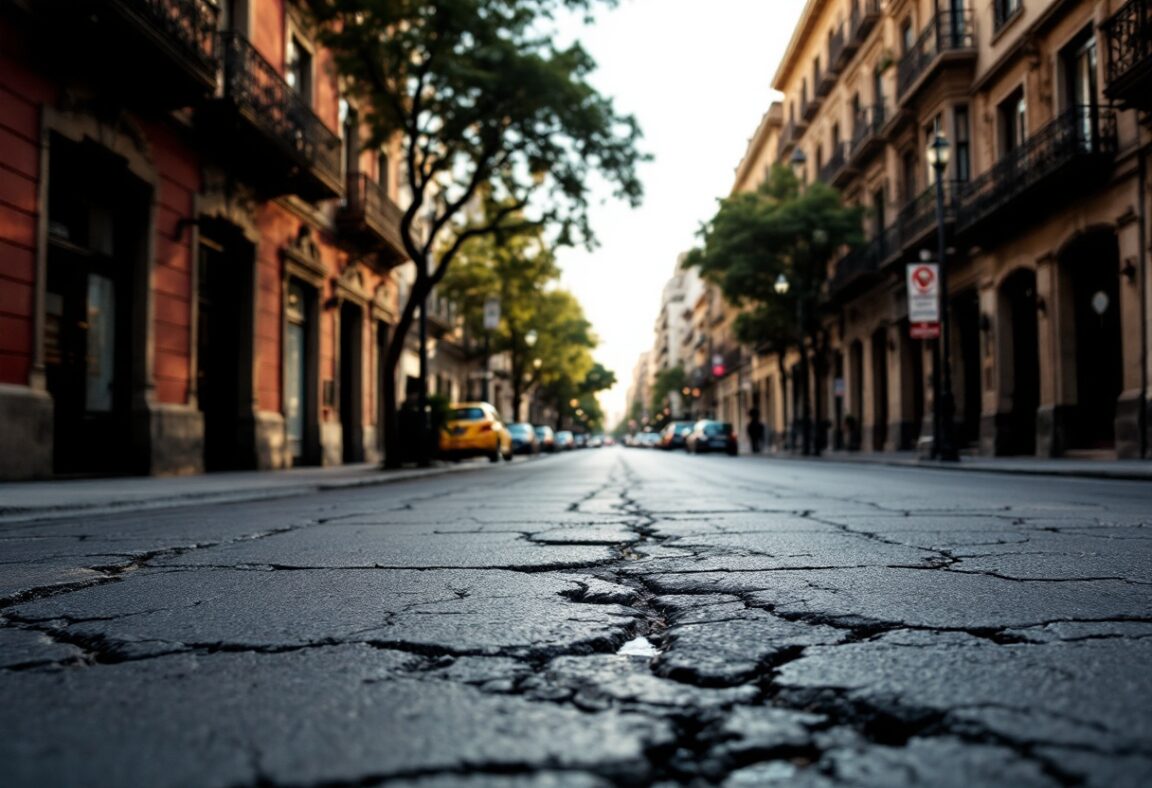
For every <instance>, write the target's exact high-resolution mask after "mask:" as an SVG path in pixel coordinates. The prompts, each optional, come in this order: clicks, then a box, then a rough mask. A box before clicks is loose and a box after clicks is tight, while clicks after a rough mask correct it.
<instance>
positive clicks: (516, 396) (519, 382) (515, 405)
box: [512, 328, 539, 421]
mask: <svg viewBox="0 0 1152 788" xmlns="http://www.w3.org/2000/svg"><path fill="white" fill-rule="evenodd" d="M538 338H539V337H538V335H537V333H536V330H535V329H532V328H530V329H528V331H527V332H525V334H524V347H525V348H527V349H528V350H529V351H530V350H532V348H534V347H535V346H536V340H537V339H538ZM518 355H519V354H518V353H517V348H516V335H515V334H513V335H512V420H513V421H520V397H521V394H522V393H523V387H524V380H523V374H524V372H523V369H522V368H521V365H520V364H519V363H517V360H516V359H517V357H518ZM537 361H539V359H537Z"/></svg>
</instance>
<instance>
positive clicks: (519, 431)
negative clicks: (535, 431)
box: [508, 424, 532, 435]
mask: <svg viewBox="0 0 1152 788" xmlns="http://www.w3.org/2000/svg"><path fill="white" fill-rule="evenodd" d="M508 432H510V433H512V434H513V435H531V434H532V425H530V424H509V425H508Z"/></svg>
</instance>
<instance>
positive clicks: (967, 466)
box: [741, 447, 1152, 481]
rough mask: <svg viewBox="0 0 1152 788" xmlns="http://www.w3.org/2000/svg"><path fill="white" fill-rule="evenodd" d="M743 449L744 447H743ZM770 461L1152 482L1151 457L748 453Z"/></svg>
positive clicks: (835, 452)
mask: <svg viewBox="0 0 1152 788" xmlns="http://www.w3.org/2000/svg"><path fill="white" fill-rule="evenodd" d="M741 448H742V449H743V448H744V447H741ZM745 456H748V457H755V458H757V459H768V460H780V461H785V460H799V461H801V462H844V463H866V464H870V465H894V466H900V467H905V468H927V469H932V470H946V471H978V472H982V473H1007V474H1019V475H1025V476H1074V477H1080V478H1086V479H1124V480H1129V481H1152V460H1091V459H1074V458H1054V459H1048V458H1043V457H978V456H962V457H961V458H960V461H959V462H940V461H939V460H926V459H920V457H919V455H918V454H917V453H916V452H914V451H901V452H847V451H825V452H824V453H823V454H822V455H821V456H820V457H805V456H803V455H801V454H792V453H788V452H765V453H763V454H758V455H757V454H750V453H748V454H745Z"/></svg>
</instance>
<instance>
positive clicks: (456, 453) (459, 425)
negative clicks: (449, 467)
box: [440, 402, 512, 462]
mask: <svg viewBox="0 0 1152 788" xmlns="http://www.w3.org/2000/svg"><path fill="white" fill-rule="evenodd" d="M440 454H441V455H442V456H444V457H446V458H448V459H451V460H461V459H464V458H465V457H487V458H488V459H489V460H491V461H492V462H499V461H500V458H501V457H503V458H504V459H506V460H511V459H512V436H511V435H509V434H508V428H507V427H505V426H504V422H502V421H500V416H499V414H498V413H496V408H494V407H492V406H491V405H490V404H488V403H487V402H460V403H457V404H454V405H451V406H449V408H448V413H447V415H446V417H445V419H444V426H443V428H442V429H441V430H440Z"/></svg>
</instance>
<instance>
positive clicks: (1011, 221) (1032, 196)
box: [957, 106, 1116, 242]
mask: <svg viewBox="0 0 1152 788" xmlns="http://www.w3.org/2000/svg"><path fill="white" fill-rule="evenodd" d="M1115 153H1116V115H1115V113H1113V112H1112V111H1110V110H1106V109H1102V108H1100V107H1095V106H1077V107H1073V108H1071V109H1069V110H1068V111H1066V112H1064V113H1063V114H1062V115H1059V116H1058V117H1056V118H1055V119H1054V120H1052V121H1051V122H1050V123H1048V124H1047V125H1046V126H1044V127H1043V128H1042V129H1040V131H1038V132H1037V133H1036V134H1034V135H1032V136H1031V137H1029V138H1028V140H1027V141H1026V142H1025V143H1024V144H1023V145H1021V146H1020V147H1018V148H1016V149H1015V150H1014V151H1012V152H1011V153H1009V154H1008V155H1006V156H1004V157H1003V158H1002V159H1000V161H998V162H997V163H996V164H995V165H993V167H992V168H991V169H990V170H988V171H987V172H984V173H982V174H981V175H980V176H979V177H977V178H976V179H975V180H973V181H971V182H970V183H969V184H967V185H966V186H965V188H964V189H963V191H962V192H961V194H960V201H959V207H958V212H959V215H958V219H957V229H958V230H959V231H960V232H961V233H965V234H967V233H973V232H977V231H979V232H981V233H982V234H984V235H986V234H988V233H989V232H991V231H992V230H995V229H996V228H997V227H1001V226H1005V225H1009V226H1013V227H1018V226H1019V224H1020V222H1022V221H1027V220H1029V219H1033V218H1035V217H1037V216H1040V215H1043V214H1044V213H1046V212H1048V211H1050V210H1051V208H1052V207H1053V205H1054V204H1055V203H1056V202H1058V201H1059V200H1061V199H1068V197H1070V196H1074V195H1083V194H1084V192H1085V190H1086V189H1088V188H1091V186H1092V185H1093V183H1094V182H1101V181H1104V180H1106V179H1107V178H1108V176H1109V169H1108V167H1106V166H1102V165H1105V164H1106V163H1107V162H1109V161H1111V159H1112V157H1113V156H1114V155H1115ZM973 240H974V241H975V242H980V241H982V240H984V238H983V237H977V238H974V239H973Z"/></svg>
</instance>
